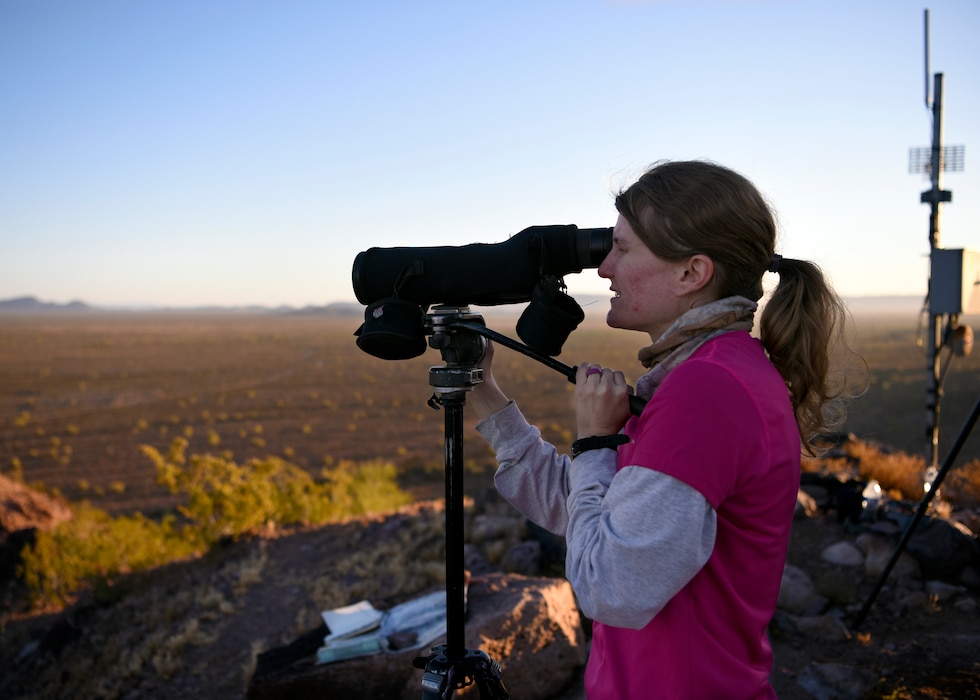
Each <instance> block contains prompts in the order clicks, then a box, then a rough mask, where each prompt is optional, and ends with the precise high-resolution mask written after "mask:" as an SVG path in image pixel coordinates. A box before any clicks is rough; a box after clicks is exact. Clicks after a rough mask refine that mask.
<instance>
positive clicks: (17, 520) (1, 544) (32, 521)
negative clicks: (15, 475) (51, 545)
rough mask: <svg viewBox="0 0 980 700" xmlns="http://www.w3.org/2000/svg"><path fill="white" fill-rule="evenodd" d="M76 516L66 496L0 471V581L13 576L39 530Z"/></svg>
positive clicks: (49, 527)
mask: <svg viewBox="0 0 980 700" xmlns="http://www.w3.org/2000/svg"><path fill="white" fill-rule="evenodd" d="M73 516H74V513H73V512H72V509H71V507H70V506H69V505H68V503H67V502H66V501H65V500H64V499H61V498H55V497H54V496H49V495H48V494H46V493H42V492H41V491H36V490H34V489H32V488H31V487H29V486H27V485H25V484H22V483H21V482H19V481H14V480H13V479H10V478H8V477H6V476H3V475H2V474H0V581H6V580H9V579H12V578H14V576H15V575H16V572H17V566H18V565H19V564H20V561H21V559H20V553H21V550H23V549H24V548H25V547H29V546H31V545H32V544H33V543H34V535H35V533H36V532H37V531H38V530H53V529H54V528H55V527H56V526H57V525H58V524H59V523H62V522H65V521H66V520H71V519H72V517H73Z"/></svg>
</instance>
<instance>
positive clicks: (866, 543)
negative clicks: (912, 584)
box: [854, 533, 920, 582]
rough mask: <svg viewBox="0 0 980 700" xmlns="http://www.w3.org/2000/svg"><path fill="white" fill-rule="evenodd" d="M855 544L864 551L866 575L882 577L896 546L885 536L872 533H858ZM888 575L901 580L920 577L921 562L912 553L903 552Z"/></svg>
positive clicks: (876, 577) (871, 577) (868, 576)
mask: <svg viewBox="0 0 980 700" xmlns="http://www.w3.org/2000/svg"><path fill="white" fill-rule="evenodd" d="M854 544H855V545H856V546H857V547H858V548H859V549H860V550H861V551H862V552H864V575H865V576H866V577H867V578H868V579H878V578H880V577H881V575H882V574H883V573H884V572H885V568H886V567H887V566H888V563H889V562H890V561H891V559H892V557H893V556H894V555H895V550H896V546H895V545H892V544H891V543H890V542H889V541H888V540H887V539H885V538H884V537H881V536H878V535H874V534H871V533H862V534H860V535H858V536H857V539H855V541H854ZM888 576H889V578H890V579H892V580H895V581H899V582H901V581H902V580H903V579H918V578H919V577H920V573H919V564H918V562H917V561H916V560H915V559H914V558H913V557H912V556H911V555H909V554H908V553H906V552H902V553H901V554H900V555H899V556H898V559H897V560H896V561H895V564H894V565H893V566H892V570H891V571H890V572H889V574H888Z"/></svg>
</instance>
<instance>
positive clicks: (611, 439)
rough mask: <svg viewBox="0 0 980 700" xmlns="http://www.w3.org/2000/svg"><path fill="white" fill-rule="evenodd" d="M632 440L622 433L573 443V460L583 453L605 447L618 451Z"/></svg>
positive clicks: (593, 437)
mask: <svg viewBox="0 0 980 700" xmlns="http://www.w3.org/2000/svg"><path fill="white" fill-rule="evenodd" d="M629 441H630V439H629V438H628V437H626V436H625V435H623V434H622V433H620V434H619V435H593V436H592V437H587V438H581V439H579V440H576V441H575V442H573V443H572V459H575V458H576V457H578V456H579V455H580V454H582V453H583V452H588V451H589V450H599V449H602V448H603V447H611V448H612V449H614V450H615V449H616V448H617V447H619V446H620V445H625V444H626V443H627V442H629Z"/></svg>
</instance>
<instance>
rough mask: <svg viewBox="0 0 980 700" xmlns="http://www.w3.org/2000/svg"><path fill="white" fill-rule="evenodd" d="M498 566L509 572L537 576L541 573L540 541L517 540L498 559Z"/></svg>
mask: <svg viewBox="0 0 980 700" xmlns="http://www.w3.org/2000/svg"><path fill="white" fill-rule="evenodd" d="M500 568H501V569H503V570H504V571H505V572H507V573H509V574H521V575H522V576H539V575H540V574H541V543H540V542H538V541H537V540H525V541H523V542H517V543H516V544H514V545H512V546H511V548H510V549H508V550H507V551H506V552H505V553H504V556H503V558H502V559H501V560H500Z"/></svg>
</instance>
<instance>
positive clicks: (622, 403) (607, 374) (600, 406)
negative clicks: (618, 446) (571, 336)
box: [575, 362, 630, 438]
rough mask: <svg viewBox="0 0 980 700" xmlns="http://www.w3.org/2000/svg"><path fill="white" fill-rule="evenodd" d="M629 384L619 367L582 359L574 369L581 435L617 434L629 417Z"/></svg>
mask: <svg viewBox="0 0 980 700" xmlns="http://www.w3.org/2000/svg"><path fill="white" fill-rule="evenodd" d="M629 393H630V390H629V385H628V384H627V383H626V377H625V375H624V374H623V373H622V372H620V371H619V370H611V369H608V368H606V369H603V368H602V367H601V366H599V365H596V364H589V363H587V362H583V363H582V364H580V365H579V366H578V369H577V370H576V372H575V421H576V424H577V428H578V437H580V438H584V437H592V436H593V435H615V434H616V433H618V432H619V431H620V430H622V428H623V426H624V425H626V421H627V420H629V417H630V406H629Z"/></svg>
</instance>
